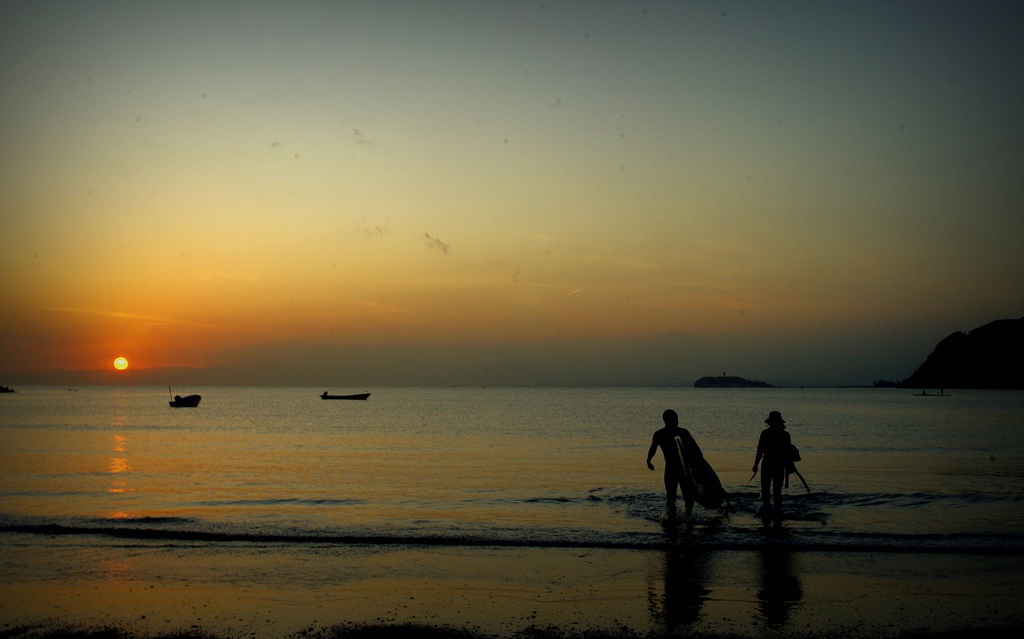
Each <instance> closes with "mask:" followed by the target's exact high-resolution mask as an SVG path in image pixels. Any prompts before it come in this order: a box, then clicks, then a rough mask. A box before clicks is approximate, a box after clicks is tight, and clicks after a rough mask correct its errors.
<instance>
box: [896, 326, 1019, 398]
mask: <svg viewBox="0 0 1024 639" xmlns="http://www.w3.org/2000/svg"><path fill="white" fill-rule="evenodd" d="M1022 359H1024V318H1021V319H1004V320H996V321H994V322H991V323H989V324H985V325H984V326H980V327H978V328H976V329H974V330H972V331H970V332H967V333H962V332H960V331H957V332H956V333H953V334H952V335H950V336H949V337H947V338H945V339H944V340H942V341H941V342H939V343H938V345H936V347H935V350H933V351H932V352H931V354H930V355H928V357H927V359H925V361H924V363H923V364H921V366H920V367H918V369H917V371H915V372H914V374H913V375H911V376H910V377H908V378H907V379H905V380H903V381H902V382H900V388H992V389H1024V368H1021V360H1022Z"/></svg>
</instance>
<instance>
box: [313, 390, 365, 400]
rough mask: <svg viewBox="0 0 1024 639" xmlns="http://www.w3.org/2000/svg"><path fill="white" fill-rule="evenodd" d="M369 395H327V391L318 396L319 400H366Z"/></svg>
mask: <svg viewBox="0 0 1024 639" xmlns="http://www.w3.org/2000/svg"><path fill="white" fill-rule="evenodd" d="M369 396H370V394H369V393H356V394H355V395H328V394H327V391H324V394H323V395H321V396H320V399H366V398H367V397H369Z"/></svg>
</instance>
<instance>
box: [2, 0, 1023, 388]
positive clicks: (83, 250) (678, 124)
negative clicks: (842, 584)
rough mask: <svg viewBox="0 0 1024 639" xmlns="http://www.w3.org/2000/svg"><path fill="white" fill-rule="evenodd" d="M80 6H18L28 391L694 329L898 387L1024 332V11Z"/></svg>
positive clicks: (20, 285)
mask: <svg viewBox="0 0 1024 639" xmlns="http://www.w3.org/2000/svg"><path fill="white" fill-rule="evenodd" d="M56 5H57V6H56V8H53V7H51V6H50V5H47V6H46V7H41V6H39V5H37V4H36V3H27V2H26V3H18V2H15V3H9V4H8V5H5V8H4V9H3V12H4V15H3V17H2V19H0V25H2V26H0V39H2V44H0V47H2V55H0V81H2V85H3V86H4V87H5V90H4V91H3V92H2V93H3V95H2V97H0V135H2V140H3V144H2V145H0V207H2V210H3V211H4V214H3V223H2V226H3V234H2V236H0V272H2V273H3V274H4V282H3V284H2V288H0V331H2V340H0V341H2V345H0V376H2V377H3V378H4V379H6V380H9V381H12V382H17V381H18V380H19V379H36V380H38V379H46V380H50V381H52V383H61V381H60V380H61V379H62V378H61V376H60V374H59V373H55V374H53V375H50V376H48V377H39V376H38V375H37V376H36V377H32V376H31V375H28V374H30V373H31V374H38V373H41V372H44V371H74V370H100V369H103V370H108V369H110V367H111V362H112V360H113V358H114V357H115V356H118V355H124V356H126V357H128V359H129V360H130V361H131V364H132V369H133V370H135V371H140V370H144V369H155V368H165V367H207V366H215V365H216V366H219V367H221V368H219V369H218V370H219V371H221V372H222V373H223V375H224V377H223V379H221V380H219V381H220V382H221V383H234V381H237V380H239V379H243V378H244V375H243V376H241V377H240V376H239V373H240V372H244V371H246V370H251V369H253V368H259V369H261V370H262V371H264V373H265V375H266V380H267V381H268V383H282V384H286V383H311V384H321V383H327V382H326V381H325V382H320V381H319V378H318V377H317V375H314V374H307V375H305V376H300V377H295V376H294V375H292V374H291V373H286V372H282V373H281V374H280V375H279V376H278V377H276V378H275V377H274V374H273V371H274V370H281V371H294V370H301V368H302V365H301V361H289V357H290V356H289V353H293V354H295V355H294V356H293V357H295V358H297V360H301V359H302V358H308V357H310V355H309V354H308V353H311V352H312V353H315V354H316V355H315V356H316V357H319V358H321V359H323V361H322V362H321V363H320V364H318V366H319V367H320V368H319V369H318V370H320V371H321V373H319V374H320V375H322V376H323V377H326V378H332V383H334V381H333V378H338V377H342V376H345V375H347V376H352V375H355V376H357V377H358V375H357V373H355V372H353V371H351V370H349V369H348V368H345V367H344V366H343V365H342V364H341V363H339V364H338V366H339V367H340V368H336V369H334V368H332V367H331V366H332V365H331V361H332V357H333V358H334V359H336V360H341V359H344V358H346V357H348V356H349V355H350V354H351V353H350V351H348V350H346V349H352V348H360V349H365V348H369V349H373V348H377V349H381V350H380V351H379V352H381V353H383V352H394V351H391V350H388V349H396V348H416V347H417V346H424V347H425V346H431V347H434V346H439V345H448V346H451V347H453V348H456V349H457V350H458V352H460V353H462V355H461V356H460V357H461V359H472V358H474V357H478V358H480V359H479V361H480V362H481V369H480V370H489V371H492V373H493V371H495V370H497V369H500V368H501V367H502V361H501V360H502V358H503V357H505V355H501V353H506V352H508V351H503V350H501V349H502V348H505V347H506V345H511V346H510V348H512V351H511V352H515V349H516V348H519V347H521V348H523V349H526V350H527V351H529V350H530V349H537V352H538V353H540V354H543V353H544V352H545V350H547V351H549V352H552V353H554V352H555V351H558V352H560V353H561V352H562V351H559V348H563V347H564V348H565V349H568V350H566V351H565V353H571V354H565V353H563V354H562V355H559V357H560V358H561V359H559V360H558V361H559V366H561V367H562V368H564V369H565V371H566V372H565V380H566V381H567V383H569V382H571V380H572V379H575V378H574V377H573V375H576V374H577V373H580V374H583V373H585V372H587V371H591V372H592V369H593V367H594V366H595V364H594V362H601V361H602V360H601V356H600V353H601V351H602V349H605V350H606V349H607V348H608V344H618V345H624V344H648V345H649V344H655V343H658V340H660V339H663V338H664V336H666V335H675V334H682V335H685V336H687V339H691V340H693V344H695V345H696V346H694V347H693V349H691V350H687V351H686V352H685V353H684V352H682V351H680V353H679V355H680V357H682V358H684V359H685V361H682V362H679V363H678V370H683V371H686V372H687V374H690V372H692V373H697V372H700V371H707V374H710V373H716V374H717V373H718V372H721V371H720V370H719V369H720V368H722V364H723V363H725V362H728V363H731V364H732V365H733V366H739V367H740V369H739V370H736V371H735V372H736V373H737V374H743V373H745V372H746V373H747V374H748V375H750V376H753V375H755V374H756V375H760V376H762V377H766V378H770V379H790V380H792V379H796V380H797V381H800V382H802V383H857V382H859V383H869V382H870V381H871V379H869V378H868V379H865V378H864V376H878V377H881V376H897V377H904V376H908V375H909V374H910V373H911V372H913V368H914V367H915V366H916V365H917V364H918V363H920V361H919V360H920V359H921V358H922V357H923V355H925V354H927V352H928V350H930V348H931V346H932V345H934V342H935V341H936V340H937V339H939V338H941V337H944V336H945V335H946V334H948V333H949V332H952V331H955V330H969V329H971V328H973V327H975V326H977V325H980V324H983V323H986V322H988V321H991V320H994V319H998V318H1002V317H1019V316H1021V315H1024V294H1022V292H1021V290H1022V289H1024V287H1021V286H1020V285H1019V284H1020V282H1021V281H1022V279H1024V278H1022V275H1024V259H1022V253H1024V252H1022V251H1021V250H1020V248H1019V247H1020V245H1021V240H1022V239H1024V215H1022V213H1021V212H1022V210H1024V207H1022V204H1024V186H1022V184H1024V180H1021V174H1022V169H1024V161H1022V160H1024V150H1022V149H1024V144H1022V142H1024V134H1022V132H1024V128H1022V124H1021V120H1020V117H1019V116H1020V113H1021V112H1024V108H1022V107H1024V83H1022V74H1021V71H1020V65H1019V60H1020V59H1022V56H1021V53H1022V51H1021V48H1022V44H1021V40H1022V39H1021V38H1019V34H1020V32H1021V20H1022V19H1021V17H1020V13H1019V11H1018V12H1016V13H1014V12H1013V11H1012V9H1013V5H1012V4H1010V3H1007V4H1005V5H1003V4H997V3H993V4H987V5H985V6H984V7H970V8H966V7H961V6H959V5H957V4H955V3H950V4H939V5H936V6H935V7H934V9H933V12H932V13H930V14H929V15H920V14H919V13H918V11H917V10H916V9H914V6H916V5H904V4H895V5H894V4H893V3H856V5H855V6H846V5H843V6H832V5H827V6H826V5H823V4H821V3H807V4H799V3H798V4H797V5H794V4H792V3H780V4H773V3H767V4H761V5H758V6H748V5H746V4H742V3H738V4H733V3H724V4H722V6H721V7H719V6H718V5H714V6H712V5H690V4H685V3H684V4H678V3H656V4H652V5H651V6H649V7H648V6H646V5H641V4H640V3H636V4H633V3H607V4H594V3H573V2H569V3H557V4H552V5H551V6H548V5H547V4H543V3H536V4H533V3H516V4H514V5H499V6H491V5H480V4H479V3H459V2H456V3H452V4H451V6H450V7H449V8H448V9H441V8H437V7H436V6H435V5H434V4H432V3H424V4H417V3H387V2H385V3H372V4H368V5H359V6H356V5H352V4H350V3H340V4H327V5H324V4H319V3H298V4H297V5H296V6H295V8H292V7H291V6H289V7H288V8H287V9H286V8H285V7H284V6H281V7H277V6H274V5H269V6H268V5H265V4H262V3H260V4H256V3H247V2H238V3H218V5H217V6H216V7H213V8H210V7H204V6H202V5H181V4H178V3H171V4H167V5H161V6H158V7H153V6H151V5H149V4H145V3H131V2H107V3H103V2H99V3H86V4H85V5H83V4H80V3H56ZM797 8H799V10H796V9H797ZM579 340H598V341H599V342H600V344H602V346H599V347H598V346H593V347H592V348H593V349H596V350H588V348H591V347H588V346H586V345H585V344H584V343H583V342H580V341H579ZM544 344H547V345H549V346H542V345H544ZM552 344H557V345H559V346H557V347H554V346H550V345H552ZM571 344H576V345H575V346H570V345H571ZM516 345H519V346H518V347H517V346H516ZM778 345H786V346H785V347H784V348H783V347H781V346H778ZM488 348H496V349H498V350H497V351H494V350H491V351H487V349H488ZM624 348H625V347H624ZM780 348H781V350H779V349H780ZM627 350H628V349H627ZM641 351H643V352H646V351H644V349H643V348H640V350H639V351H637V350H636V349H634V350H633V351H630V352H631V353H633V356H635V357H636V358H637V360H636V363H635V364H634V365H633V366H634V367H635V368H642V367H643V364H642V358H641V357H640V355H639V354H638V353H639V352H641ZM531 352H532V351H531ZM299 353H303V355H301V356H300V355H298V354H299ZM780 353H781V355H780ZM886 355H888V358H889V359H888V360H886V359H885V358H886ZM538 356H539V357H540V356H541V355H538ZM869 357H870V358H875V359H877V361H874V363H873V364H872V362H870V361H868V358H869ZM488 358H491V359H488ZM398 359H399V360H402V359H404V358H402V357H399V358H398ZM413 359H414V358H413ZM783 360H785V361H783ZM410 361H411V360H410ZM773 361H774V362H775V364H774V365H773V363H772V362H773ZM485 362H486V365H485V364H484V363H485ZM392 365H393V366H394V367H397V368H402V367H403V366H408V367H413V366H416V367H419V368H418V369H416V370H412V369H410V370H409V371H404V372H403V373H402V375H398V373H395V372H394V371H391V372H388V371H387V370H386V369H381V370H380V371H377V373H376V374H377V375H378V377H379V378H380V379H384V378H387V379H408V380H413V381H418V383H444V380H443V379H441V378H436V377H435V378H432V377H431V375H430V373H429V371H427V370H423V369H424V368H430V363H429V360H428V361H427V362H426V363H423V362H418V363H416V364H415V365H414V364H412V363H409V364H408V365H406V364H404V363H403V362H402V361H395V362H394V363H393V364H392ZM536 366H537V368H538V369H540V368H542V367H543V363H542V362H541V363H538V364H536ZM604 366H606V367H607V369H608V370H607V371H606V372H607V376H606V378H607V379H608V380H612V381H614V379H615V377H614V369H615V364H614V362H606V363H605V364H604ZM663 369H664V370H662V369H659V370H661V372H662V373H664V375H671V374H672V365H671V364H666V365H665V366H664V367H663ZM343 371H344V375H342V372H343ZM392 373H394V374H393V375H392ZM482 374H483V375H484V377H482V378H481V379H480V380H479V381H480V382H481V383H486V381H487V380H486V374H485V373H482ZM389 375H391V376H390V377H389ZM417 375H419V377H417ZM466 375H467V377H472V376H471V375H469V374H468V373H466ZM664 375H663V376H664ZM19 376H20V377H19ZM500 377H502V379H506V380H511V381H513V382H514V381H517V380H518V381H520V382H522V383H531V380H530V379H528V377H529V376H528V375H527V376H526V377H522V378H517V377H515V376H514V375H512V374H511V373H509V371H507V370H506V371H502V373H501V375H500ZM261 379H262V378H261ZM346 379H348V378H346ZM579 379H583V377H580V378H579ZM602 379H605V378H602ZM631 379H632V378H631ZM233 380H234V381H233ZM0 381H3V380H0ZM349 381H351V383H353V384H357V385H358V384H359V383H373V380H367V381H365V382H363V381H362V380H359V379H351V380H349ZM648 381H650V380H648ZM655 381H656V380H655Z"/></svg>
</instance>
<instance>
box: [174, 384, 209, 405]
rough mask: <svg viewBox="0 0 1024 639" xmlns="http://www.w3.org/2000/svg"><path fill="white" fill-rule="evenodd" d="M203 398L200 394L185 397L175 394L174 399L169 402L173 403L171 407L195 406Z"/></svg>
mask: <svg viewBox="0 0 1024 639" xmlns="http://www.w3.org/2000/svg"><path fill="white" fill-rule="evenodd" d="M167 394H168V395H170V394H171V387H170V386H168V387H167ZM201 399H202V397H200V396H199V395H186V396H185V397H182V396H181V395H175V396H174V400H173V401H170V402H167V403H168V404H170V405H171V408H195V407H196V406H198V405H199V400H201Z"/></svg>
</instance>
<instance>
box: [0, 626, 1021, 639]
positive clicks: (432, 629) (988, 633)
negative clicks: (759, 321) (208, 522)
mask: <svg viewBox="0 0 1024 639" xmlns="http://www.w3.org/2000/svg"><path fill="white" fill-rule="evenodd" d="M1022 631H1024V628H1020V627H1015V626H988V627H973V628H963V629H959V630H946V631H938V632H928V631H914V630H908V631H902V632H901V631H897V632H882V631H880V630H879V629H878V628H875V627H873V626H869V627H867V628H864V629H863V630H854V629H851V628H848V627H847V628H841V629H836V630H831V631H818V632H779V631H777V630H772V629H768V628H761V627H757V628H751V629H750V632H749V633H715V632H701V631H689V630H687V629H684V628H675V629H671V630H667V629H666V630H654V631H648V632H637V631H634V630H632V629H630V628H628V627H622V628H618V629H610V628H584V629H576V628H560V627H555V626H530V627H527V628H523V629H522V630H517V631H515V632H511V633H509V634H507V635H495V634H493V633H486V632H483V631H480V630H478V629H470V628H457V627H451V626H434V625H429V624H415V623H395V624H391V623H378V624H356V623H352V624H340V625H334V626H329V627H325V628H317V627H314V626H310V627H308V628H306V629H303V630H300V631H298V632H295V633H292V634H289V635H288V636H287V637H288V639H393V638H401V639H495V638H496V637H501V638H502V639H668V638H670V637H692V638H693V639H751V638H752V637H761V636H764V635H766V634H767V635H768V636H771V637H773V638H775V639H818V638H827V639H864V638H867V637H879V636H885V637H886V638H887V639H974V638H975V637H978V636H984V637H985V639H1011V638H1012V639H1016V638H1017V637H1019V636H1021V632H1022ZM253 634H255V633H242V634H238V635H228V634H214V633H209V632H205V631H203V630H202V628H201V627H199V626H197V625H193V626H192V627H191V628H189V629H180V630H172V631H169V632H165V633H155V634H153V633H145V632H137V631H133V630H131V629H128V628H125V627H122V626H114V625H97V626H80V625H69V624H62V623H54V624H33V625H27V626H19V627H15V628H10V627H6V626H5V627H4V628H3V629H0V639H240V638H241V637H242V636H246V637H249V636H252V635H253Z"/></svg>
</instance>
